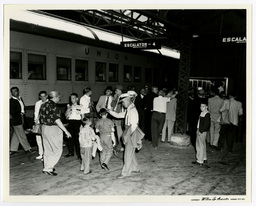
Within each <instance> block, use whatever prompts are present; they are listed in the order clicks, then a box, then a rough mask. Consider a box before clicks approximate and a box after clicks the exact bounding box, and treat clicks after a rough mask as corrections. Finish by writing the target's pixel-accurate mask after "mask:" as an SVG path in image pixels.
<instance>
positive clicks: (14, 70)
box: [10, 52, 22, 79]
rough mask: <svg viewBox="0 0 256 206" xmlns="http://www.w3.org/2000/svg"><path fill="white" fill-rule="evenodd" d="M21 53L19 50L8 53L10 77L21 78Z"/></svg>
mask: <svg viewBox="0 0 256 206" xmlns="http://www.w3.org/2000/svg"><path fill="white" fill-rule="evenodd" d="M21 58H22V54H21V52H11V53H10V78H11V79H22V67H21V65H22V64H21V63H22V60H21Z"/></svg>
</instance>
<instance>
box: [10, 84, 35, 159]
mask: <svg viewBox="0 0 256 206" xmlns="http://www.w3.org/2000/svg"><path fill="white" fill-rule="evenodd" d="M11 94H12V97H11V99H10V120H11V121H10V122H11V126H13V130H14V132H13V134H12V139H11V148H10V155H12V154H14V153H16V152H17V151H18V149H19V144H21V145H22V147H23V149H24V150H25V152H28V153H31V154H32V153H35V151H33V150H31V146H30V144H29V143H28V140H27V136H26V134H25V131H24V128H23V124H24V115H25V104H24V102H23V100H22V98H21V97H20V95H19V88H18V87H12V88H11Z"/></svg>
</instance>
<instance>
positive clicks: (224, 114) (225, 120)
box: [220, 101, 230, 125]
mask: <svg viewBox="0 0 256 206" xmlns="http://www.w3.org/2000/svg"><path fill="white" fill-rule="evenodd" d="M229 110H230V101H229V109H228V110H225V111H223V112H221V116H220V124H221V125H223V124H230V119H229Z"/></svg>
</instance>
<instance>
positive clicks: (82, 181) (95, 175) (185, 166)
mask: <svg viewBox="0 0 256 206" xmlns="http://www.w3.org/2000/svg"><path fill="white" fill-rule="evenodd" d="M34 149H36V147H34ZM63 150H64V151H63V156H64V155H65V154H66V153H67V148H66V147H65V146H64V147H63ZM207 155H208V166H209V167H200V166H197V165H193V164H191V162H192V161H194V158H195V152H194V148H193V147H192V146H191V147H189V148H186V149H180V148H175V147H172V146H171V145H170V144H169V143H160V145H159V147H158V148H157V149H153V148H152V146H151V145H150V143H149V142H148V141H146V140H143V148H142V149H141V151H139V152H138V153H137V154H136V156H137V160H138V162H139V164H140V170H141V173H139V174H134V175H132V176H130V177H127V178H125V179H117V178H116V176H117V175H119V174H120V172H121V169H122V165H123V162H122V160H121V159H119V158H117V157H116V156H112V159H111V160H110V163H109V168H110V170H109V171H104V170H103V169H101V167H100V164H99V156H98V155H97V156H96V157H95V159H93V160H92V165H91V169H92V170H93V172H92V173H91V174H89V175H84V174H83V172H81V171H80V162H79V160H77V158H76V157H70V158H64V157H62V158H61V159H60V161H59V163H58V164H57V165H56V167H55V168H56V173H58V175H57V176H49V175H46V174H43V173H42V169H43V164H42V162H41V161H40V160H36V159H35V157H36V156H37V153H35V154H33V155H28V154H25V153H24V151H22V150H20V151H19V153H17V154H14V155H12V156H10V195H165V196H188V195H193V196H194V195H199V196H206V195H207V196H208V195H209V196H211V195H221V196H223V195H235V196H237V195H246V154H245V145H244V144H242V143H235V145H234V153H233V154H226V153H224V152H220V151H217V152H216V151H211V148H209V147H207ZM219 162H222V163H224V164H220V163H219Z"/></svg>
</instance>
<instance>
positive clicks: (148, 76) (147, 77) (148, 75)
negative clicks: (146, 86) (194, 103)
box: [145, 68, 152, 84]
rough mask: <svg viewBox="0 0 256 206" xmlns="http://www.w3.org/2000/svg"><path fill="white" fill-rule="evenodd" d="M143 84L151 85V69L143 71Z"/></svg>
mask: <svg viewBox="0 0 256 206" xmlns="http://www.w3.org/2000/svg"><path fill="white" fill-rule="evenodd" d="M145 82H146V83H150V84H151V83H152V68H146V69H145Z"/></svg>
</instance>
